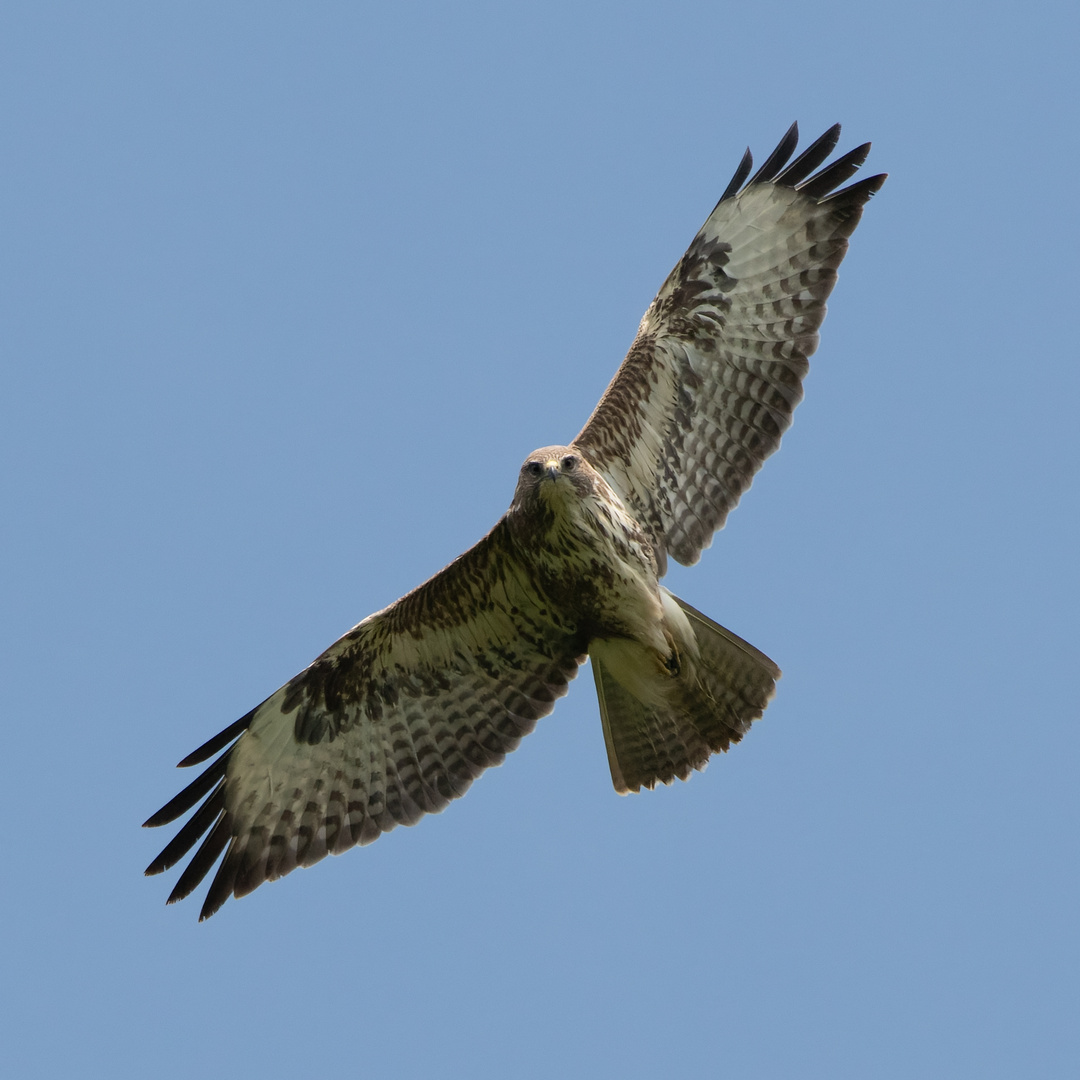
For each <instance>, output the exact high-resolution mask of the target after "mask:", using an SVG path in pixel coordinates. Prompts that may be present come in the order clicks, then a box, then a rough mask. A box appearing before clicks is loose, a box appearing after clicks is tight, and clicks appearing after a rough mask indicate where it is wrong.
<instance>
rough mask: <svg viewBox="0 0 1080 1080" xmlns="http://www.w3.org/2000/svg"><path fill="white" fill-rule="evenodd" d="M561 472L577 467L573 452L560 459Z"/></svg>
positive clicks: (570, 470) (571, 470)
mask: <svg viewBox="0 0 1080 1080" xmlns="http://www.w3.org/2000/svg"><path fill="white" fill-rule="evenodd" d="M562 467H563V472H573V471H574V470H575V469H576V468H577V458H576V457H575V456H574V455H573V454H567V455H566V457H564V458H563V459H562Z"/></svg>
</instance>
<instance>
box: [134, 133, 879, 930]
mask: <svg viewBox="0 0 1080 1080" xmlns="http://www.w3.org/2000/svg"><path fill="white" fill-rule="evenodd" d="M838 135H839V127H836V128H833V129H830V131H829V132H827V133H826V134H825V135H824V136H822V138H821V139H819V140H817V142H815V143H814V144H812V145H811V146H810V147H809V149H808V150H806V151H805V152H804V153H803V154H802V155H801V156H800V157H799V158H797V159H796V160H795V161H794V162H793V163H792V164H791V165H789V166H787V168H784V166H785V165H786V163H787V159H788V158H789V157H790V156H791V153H792V152H793V150H794V147H795V143H796V141H797V133H796V131H795V128H794V127H793V128H792V130H791V131H790V132H789V133H788V135H787V136H786V137H785V139H784V141H783V142H782V143H781V145H780V146H779V147H778V148H777V150H776V151H774V153H773V154H772V155H771V156H770V158H769V159H768V160H767V161H766V163H765V165H763V166H762V168H761V169H760V170H759V171H758V173H757V174H756V175H755V177H754V178H752V179H751V180H750V182H749V183H748V184H746V186H745V187H743V182H744V181H745V180H746V178H747V176H748V175H749V171H750V167H751V166H750V161H749V152H748V153H747V155H746V157H745V158H744V160H743V163H742V165H741V166H740V169H739V171H738V172H737V174H736V177H735V179H734V180H733V181H732V184H731V185H729V188H728V190H727V191H726V192H725V193H724V196H723V197H722V198H721V200H720V203H719V204H718V205H717V207H716V209H715V210H714V211H713V213H712V215H710V218H709V220H708V221H706V223H705V226H704V227H703V228H702V230H701V231H700V232H699V234H698V236H697V237H696V238H695V240H694V242H693V243H692V244H691V246H690V249H689V250H688V251H687V253H686V255H685V256H684V257H683V259H682V260H681V261H680V263H679V265H678V266H677V267H676V268H675V270H674V271H672V273H671V275H670V276H669V277H668V280H667V281H666V282H665V283H664V285H663V287H662V288H661V290H660V293H659V294H658V295H657V297H656V299H655V300H654V301H653V303H652V305H650V307H649V310H648V311H647V312H646V314H645V317H644V318H643V319H642V323H641V326H640V328H639V331H638V336H637V338H636V339H635V342H634V344H633V346H632V347H631V349H630V352H629V354H628V355H627V358H626V360H625V361H624V362H623V365H622V367H621V368H620V369H619V372H618V374H617V375H616V377H615V379H614V380H613V382H612V383H611V385H610V386H609V388H608V390H607V392H606V393H605V395H604V397H603V399H602V400H601V402H600V404H599V405H598V406H597V408H596V410H595V412H594V413H593V415H592V417H591V418H590V419H589V421H588V423H587V424H586V425H585V427H584V428H583V429H582V431H581V433H580V434H579V435H578V436H577V438H576V439H575V440H574V441H573V442H572V443H571V444H570V445H567V446H549V447H544V448H542V449H540V450H537V451H534V452H533V453H532V454H530V455H529V457H528V458H527V459H526V461H525V464H524V465H523V466H522V469H521V472H520V474H519V477H518V483H517V488H516V490H515V493H514V498H513V501H512V503H511V505H510V508H509V510H508V511H507V512H506V514H505V515H504V516H503V517H502V518H501V519H500V521H499V522H498V523H497V524H496V526H495V527H494V528H493V529H492V530H491V532H490V533H488V535H487V536H486V537H484V538H483V539H482V540H481V541H480V542H479V543H478V544H476V545H475V546H474V547H472V548H470V549H469V551H467V552H465V553H464V554H463V555H461V556H460V557H459V558H458V559H456V560H455V561H454V562H452V563H451V564H450V565H449V566H448V567H446V569H444V570H442V571H441V572H440V573H438V574H436V575H435V576H434V577H433V578H431V579H430V580H429V581H427V582H425V583H424V584H423V585H421V586H419V587H418V588H417V589H414V590H413V591H412V592H410V593H408V594H407V595H405V596H404V597H402V598H401V599H400V600H398V601H396V602H395V603H394V604H391V605H390V606H389V607H388V608H385V609H384V610H383V611H380V612H377V613H375V614H374V615H371V616H369V617H368V618H367V619H365V620H364V621H363V622H361V623H359V624H358V625H357V626H356V627H354V628H353V629H352V630H350V631H349V632H348V633H347V634H345V635H344V636H343V637H342V638H340V639H339V640H338V641H336V642H335V643H334V644H333V645H332V646H331V647H330V648H329V649H327V650H326V652H324V653H323V654H322V655H321V656H320V657H318V658H317V659H316V660H315V661H314V662H313V663H312V664H311V665H310V666H309V667H308V668H307V669H305V670H304V671H303V672H301V673H300V674H299V675H297V676H296V677H295V678H294V679H292V680H290V681H289V682H288V683H286V684H285V685H284V686H283V687H281V688H280V689H279V690H278V691H277V692H276V693H274V694H273V695H271V697H269V698H268V699H267V700H266V701H264V702H263V703H262V704H261V705H259V706H258V707H257V708H256V709H253V710H252V711H251V712H250V713H248V714H247V715H246V716H244V717H242V718H241V719H240V720H239V721H237V722H236V723H235V724H233V725H231V726H230V727H229V728H227V729H226V730H225V731H223V732H222V733H221V734H220V735H218V736H216V737H215V738H213V739H211V740H210V741H209V742H208V743H206V744H205V745H204V746H203V747H201V748H200V749H199V750H197V751H196V752H195V753H194V754H192V755H190V756H189V757H188V758H186V759H185V760H184V761H183V762H181V764H182V765H192V764H196V763H197V762H200V761H205V760H206V759H207V758H209V757H211V756H212V755H213V754H215V753H217V752H218V751H222V750H223V751H224V753H222V754H221V756H220V757H219V758H218V759H217V760H216V761H215V762H214V763H213V764H211V765H210V766H209V767H208V768H207V769H206V771H205V772H204V773H203V774H202V775H201V776H200V777H199V778H198V779H196V780H195V781H194V782H193V783H192V784H191V785H189V787H188V788H186V789H185V790H184V791H183V792H181V793H180V794H179V795H178V796H177V797H176V798H175V799H173V800H172V801H171V802H170V803H169V804H167V805H166V806H165V807H163V808H162V809H161V810H160V811H158V813H157V814H155V815H154V816H153V817H152V818H151V819H150V820H149V821H148V822H147V824H148V825H160V824H164V823H165V822H167V821H172V820H174V819H175V818H176V817H178V816H180V815H181V814H183V813H184V812H186V811H187V810H190V809H191V808H192V807H194V806H195V805H196V804H197V803H199V802H200V800H202V803H201V805H200V806H199V808H198V809H197V810H196V811H195V813H194V814H193V816H192V817H191V818H190V820H189V821H188V822H187V823H186V824H185V825H184V826H183V828H181V830H180V832H179V833H178V834H177V836H176V837H175V838H174V840H173V841H172V842H171V843H170V844H169V845H168V846H167V847H166V848H165V850H164V851H163V852H162V853H161V855H159V856H158V858H157V859H156V860H155V861H154V862H153V863H152V864H151V865H150V867H149V868H148V870H147V872H148V873H157V872H159V871H161V870H164V869H166V868H168V867H169V866H172V865H174V864H175V863H176V862H177V861H179V859H181V858H182V857H183V856H184V855H185V854H186V853H187V852H188V851H190V850H191V848H192V847H193V846H194V845H195V844H196V843H197V842H198V841H199V839H200V838H201V837H203V836H204V834H205V839H204V840H203V842H202V845H201V846H200V847H199V849H198V851H197V852H196V854H195V855H194V857H193V858H192V860H191V862H190V863H189V865H188V867H187V868H186V869H185V871H184V873H183V874H182V875H181V878H180V880H179V882H178V883H177V885H176V888H175V889H174V890H173V894H172V896H171V897H170V900H174V899H180V898H181V897H183V896H186V895H187V894H188V893H189V892H190V891H191V890H192V889H193V888H194V887H195V886H196V885H197V884H198V882H199V881H200V880H202V878H203V877H204V876H205V875H206V874H207V872H208V871H209V870H210V869H211V867H212V866H213V864H214V863H215V862H216V860H217V859H218V857H219V856H220V855H221V854H222V852H224V853H225V856H224V859H223V861H222V863H221V866H220V867H219V869H218V871H217V874H216V875H215V877H214V879H213V882H212V884H211V887H210V891H209V894H208V896H207V899H206V901H205V903H204V905H203V913H202V917H204V918H205V917H207V916H208V915H210V914H213V912H214V911H216V910H217V908H218V907H220V905H221V904H222V903H224V901H225V900H226V899H227V898H228V896H230V895H236V896H241V895H243V894H245V893H247V892H250V891H251V890H252V889H254V888H256V887H257V886H258V885H259V884H261V883H262V882H263V881H266V880H270V879H273V878H277V877H280V876H281V875H282V874H285V873H287V872H288V871H289V870H291V869H293V868H294V867H296V866H302V865H310V864H311V863H313V862H316V861H318V860H319V859H321V858H322V857H323V856H325V855H326V854H329V853H337V852H340V851H343V850H345V849H347V848H348V847H351V846H352V845H354V844H357V843H360V844H363V843H368V842H370V841H371V840H374V839H375V838H376V837H378V836H379V835H380V834H381V833H383V832H387V831H389V830H390V829H392V828H394V827H395V826H396V825H398V824H407V825H411V824H413V823H415V822H416V821H417V820H418V819H419V818H420V817H421V816H423V814H425V813H430V812H435V811H438V810H441V809H442V808H443V807H444V806H445V805H446V804H447V803H448V802H449V801H450V800H451V799H453V798H456V797H457V796H459V795H462V794H463V793H464V792H465V790H466V789H467V788H468V787H469V785H470V784H471V783H472V781H473V779H475V778H476V776H478V775H479V774H480V773H481V772H482V771H483V770H484V769H485V768H487V767H489V766H491V765H495V764H498V763H499V762H501V761H502V760H503V758H504V756H505V755H506V753H508V752H509V751H510V750H513V749H514V747H515V746H516V745H517V743H518V742H519V741H520V739H521V737H522V736H523V735H525V734H527V733H528V731H530V730H531V729H532V727H533V726H534V724H535V723H536V721H537V719H539V718H540V717H541V716H543V715H545V714H546V713H548V712H549V711H550V710H551V708H552V707H553V705H554V702H555V700H556V698H558V697H559V696H561V695H562V694H564V693H565V692H566V689H567V685H568V683H569V681H570V680H571V679H573V678H574V676H575V674H576V673H577V670H578V667H579V666H580V664H582V663H583V662H584V660H585V658H586V656H588V657H589V658H590V660H591V664H592V668H593V674H594V679H595V683H596V689H597V695H598V698H599V703H600V713H601V720H602V723H603V729H604V737H605V742H606V745H607V751H608V762H609V765H610V769H611V775H612V780H613V782H614V785H615V788H616V790H618V791H620V792H628V791H636V790H638V789H639V788H641V787H653V786H654V785H655V784H656V783H657V782H663V783H669V782H670V781H671V780H672V779H674V778H675V777H679V778H682V779H685V778H686V777H688V776H689V774H690V773H691V772H692V771H693V770H694V769H698V768H702V767H703V766H704V765H705V763H706V762H707V760H708V758H709V756H710V754H712V753H714V752H716V751H718V750H726V749H727V748H728V747H729V745H730V744H731V743H732V742H737V741H738V740H739V739H740V738H741V737H742V736H743V734H744V733H745V732H746V731H747V730H748V728H749V726H750V724H751V723H752V722H753V721H754V720H755V719H757V718H758V717H760V716H761V714H762V712H763V711H764V709H765V706H766V705H767V703H768V701H769V699H770V697H771V696H772V693H773V690H774V687H775V681H776V679H777V678H778V677H779V674H780V672H779V669H778V668H777V667H776V665H775V664H773V662H772V661H771V660H769V658H768V657H766V656H765V655H764V654H763V653H760V652H759V651H758V650H757V649H755V648H753V646H751V645H748V644H747V643H746V642H744V641H742V640H741V639H740V638H738V637H736V635H734V634H732V633H731V632H730V631H728V630H725V629H724V628H723V627H721V626H719V625H718V624H716V623H714V622H712V620H710V619H708V618H707V617H706V616H704V615H702V614H701V613H700V612H698V611H696V610H695V609H694V608H692V607H691V606H690V605H688V604H687V603H686V602H685V601H683V600H680V599H679V598H678V597H675V596H673V595H672V594H671V593H670V592H668V591H667V590H666V589H664V588H663V587H662V586H661V585H660V578H661V577H662V576H663V574H664V572H665V570H666V566H667V558H668V556H669V555H671V556H672V557H674V558H676V559H677V560H678V561H680V562H683V563H688V564H689V563H693V562H695V561H696V560H697V558H698V556H699V554H700V552H701V549H702V548H703V547H705V546H707V545H708V544H709V542H710V541H711V538H712V534H713V532H714V531H715V530H716V529H717V528H719V527H720V526H722V524H723V522H724V519H725V517H726V515H727V513H728V511H729V510H730V509H731V508H732V507H733V506H734V505H735V503H736V502H737V501H738V498H739V496H740V495H741V493H742V492H743V491H744V490H745V489H746V488H747V487H749V484H750V481H751V479H752V477H753V474H754V472H756V470H757V468H758V467H760V465H761V463H762V461H763V460H764V459H765V457H766V456H768V454H769V453H771V452H772V451H773V450H775V449H776V447H777V446H778V445H779V440H780V435H781V434H782V432H783V430H784V429H785V428H786V427H787V425H788V423H789V422H790V417H791V412H792V411H793V409H794V407H795V405H796V404H797V403H798V401H799V399H800V397H801V394H802V390H801V380H802V376H803V375H804V374H805V372H806V369H807V363H806V358H807V356H809V354H810V353H811V352H812V351H813V349H814V347H815V346H816V344H817V329H818V327H819V326H820V324H821V320H822V319H823V317H824V313H825V304H824V301H825V298H826V297H827V296H828V294H829V292H830V291H831V289H832V286H833V284H834V282H835V278H836V267H837V266H838V265H839V263H840V260H841V259H842V258H843V255H844V253H845V251H846V248H847V237H848V236H849V235H850V234H851V232H852V231H853V230H854V228H855V225H856V224H857V223H858V220H859V216H860V214H861V209H862V206H863V205H864V204H865V202H866V200H867V199H868V198H869V197H870V195H871V194H872V193H873V192H874V191H876V190H877V189H878V188H879V187H880V186H881V183H882V182H883V181H884V177H883V176H878V177H870V178H869V179H868V180H864V181H862V182H861V183H859V184H854V185H852V186H851V187H848V188H845V189H843V190H841V191H839V192H837V191H834V189H835V187H836V186H837V184H840V183H843V182H844V181H845V180H846V179H847V178H849V177H850V176H851V174H852V173H853V172H854V171H855V168H857V166H858V164H860V163H861V161H862V160H863V159H864V158H865V156H866V152H867V150H868V149H869V147H868V146H864V147H860V148H858V150H856V151H853V152H852V153H850V154H848V155H846V156H845V157H842V158H840V159H839V160H838V161H836V162H834V163H833V164H832V165H830V166H828V167H827V168H825V169H822V170H821V171H820V172H817V173H814V170H815V169H817V168H818V167H819V166H820V165H821V163H822V162H823V161H824V160H825V158H826V157H828V155H829V153H830V152H831V150H832V149H833V147H834V146H835V143H836V140H837V138H838ZM811 174H813V175H811ZM234 740H235V741H234ZM230 743H232V745H231V746H230V745H229V744H230Z"/></svg>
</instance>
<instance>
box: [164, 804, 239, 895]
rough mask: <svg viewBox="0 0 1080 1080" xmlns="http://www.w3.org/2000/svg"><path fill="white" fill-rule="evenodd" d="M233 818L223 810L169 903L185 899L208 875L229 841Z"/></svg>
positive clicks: (182, 875) (183, 874)
mask: <svg viewBox="0 0 1080 1080" xmlns="http://www.w3.org/2000/svg"><path fill="white" fill-rule="evenodd" d="M231 822H232V819H231V818H230V817H229V814H228V812H227V811H222V812H221V815H220V816H219V817H218V819H217V821H216V822H215V824H214V827H213V828H212V829H211V830H210V835H209V836H207V838H206V839H205V840H204V841H203V842H202V846H201V847H200V848H199V850H198V851H196V852H195V857H194V858H193V859H192V860H191V862H189V863H188V864H187V866H186V867H185V869H184V872H183V873H182V874H181V875H180V880H179V881H178V882H177V883H176V888H175V889H173V891H172V892H171V893H169V899H168V900H166V901H165V902H166V903H167V904H175V903H176V902H177V900H183V899H184V897H185V896H189V895H190V894H191V893H192V891H193V890H194V889H195V888H196V887H197V886H198V884H199V882H200V881H202V879H203V878H204V877H206V875H207V873H209V871H210V867H212V866H213V865H214V863H215V862H216V861H217V857H218V856H219V855H220V854H221V853H222V852H223V851H224V850H225V845H226V844H228V842H229V834H230V831H231Z"/></svg>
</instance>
